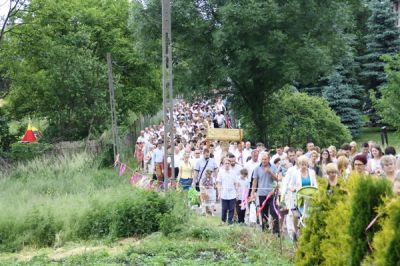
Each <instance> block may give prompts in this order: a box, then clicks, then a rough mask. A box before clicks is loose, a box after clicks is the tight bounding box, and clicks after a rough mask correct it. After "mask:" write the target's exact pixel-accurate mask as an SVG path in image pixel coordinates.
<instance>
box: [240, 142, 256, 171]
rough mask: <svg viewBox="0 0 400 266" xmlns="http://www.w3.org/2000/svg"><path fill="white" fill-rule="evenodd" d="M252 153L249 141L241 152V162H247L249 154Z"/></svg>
mask: <svg viewBox="0 0 400 266" xmlns="http://www.w3.org/2000/svg"><path fill="white" fill-rule="evenodd" d="M252 151H253V150H252V149H251V142H250V141H246V144H245V148H244V149H243V152H242V156H243V162H244V163H246V162H247V159H248V158H249V157H250V156H251V152H252ZM247 170H248V169H247Z"/></svg>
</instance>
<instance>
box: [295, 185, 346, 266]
mask: <svg viewBox="0 0 400 266" xmlns="http://www.w3.org/2000/svg"><path fill="white" fill-rule="evenodd" d="M343 183H344V182H343V180H340V182H339V185H338V187H336V188H334V189H333V191H332V193H331V194H328V193H327V191H326V188H327V185H328V182H327V180H326V179H322V178H320V179H318V184H319V191H318V198H317V199H316V200H315V201H313V202H312V203H311V205H310V208H309V210H310V216H309V217H308V218H307V226H306V227H304V228H302V230H301V236H300V239H299V248H298V249H297V251H296V265H320V264H323V262H324V256H323V252H322V250H321V243H322V242H323V241H324V240H325V239H326V238H327V237H328V234H327V232H326V225H327V221H326V216H327V214H328V213H329V212H330V211H332V210H333V209H334V208H335V207H336V204H337V202H338V201H340V200H343V199H344V198H346V197H347V193H346V191H345V190H344V189H343V185H344V184H343Z"/></svg>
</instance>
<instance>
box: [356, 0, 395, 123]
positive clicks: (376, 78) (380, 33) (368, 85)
mask: <svg viewBox="0 0 400 266" xmlns="http://www.w3.org/2000/svg"><path fill="white" fill-rule="evenodd" d="M370 9H371V16H370V17H369V18H368V21H367V28H368V34H367V36H366V41H367V45H366V46H367V47H366V52H365V54H364V55H362V56H361V57H360V61H361V63H362V69H361V72H360V78H361V81H362V84H363V86H364V88H365V95H369V93H368V91H369V90H371V89H372V90H374V91H375V92H378V95H377V96H378V97H380V94H379V89H380V88H381V86H382V85H384V84H385V82H386V75H385V72H384V69H383V67H384V62H383V60H382V59H381V56H382V55H385V54H388V55H394V54H396V53H398V52H399V51H400V39H399V36H400V30H399V28H397V26H396V21H397V16H396V14H395V13H394V11H393V1H391V0H379V1H378V0H377V1H370ZM371 105H372V104H371V101H370V100H369V98H367V100H366V104H365V107H364V111H365V112H366V113H367V114H369V116H370V117H371V118H373V119H376V118H374V116H376V115H375V110H373V109H372V107H371Z"/></svg>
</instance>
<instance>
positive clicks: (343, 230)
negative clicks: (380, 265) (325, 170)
mask: <svg viewBox="0 0 400 266" xmlns="http://www.w3.org/2000/svg"><path fill="white" fill-rule="evenodd" d="M326 185H327V184H326V181H322V180H320V186H319V187H320V189H319V197H318V200H317V201H316V202H315V206H314V208H313V211H311V214H310V217H309V218H308V219H307V222H306V224H307V227H305V228H303V229H302V231H301V237H300V242H299V249H298V250H297V253H296V265H360V263H361V262H362V260H363V259H364V257H366V255H367V254H368V240H372V238H373V236H374V234H375V233H376V232H378V231H379V230H380V226H379V225H375V226H373V227H372V228H370V229H369V230H368V232H366V231H365V229H366V227H367V226H368V224H369V223H370V222H371V220H372V219H373V218H374V217H375V216H376V214H377V211H376V210H377V208H378V207H379V206H381V205H382V203H383V198H385V197H387V196H389V195H391V185H390V183H389V182H387V181H385V180H382V179H378V178H376V177H372V176H357V175H352V176H350V178H349V181H347V182H340V183H339V187H338V188H335V189H334V190H333V193H332V194H331V195H328V194H327V193H326V187H327V186H326ZM399 220H400V218H399ZM393 243H394V244H393V247H397V246H396V242H393ZM388 249H389V247H388ZM391 250H394V248H391Z"/></svg>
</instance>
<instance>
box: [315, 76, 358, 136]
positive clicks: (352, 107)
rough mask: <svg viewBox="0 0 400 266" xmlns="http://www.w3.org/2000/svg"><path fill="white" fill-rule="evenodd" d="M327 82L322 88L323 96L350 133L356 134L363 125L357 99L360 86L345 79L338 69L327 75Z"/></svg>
mask: <svg viewBox="0 0 400 266" xmlns="http://www.w3.org/2000/svg"><path fill="white" fill-rule="evenodd" d="M328 84H329V85H327V86H325V87H324V88H323V96H324V97H325V98H326V99H327V100H328V102H329V106H330V107H331V108H332V109H333V110H335V112H336V114H337V115H338V116H339V117H340V120H341V122H342V123H343V124H345V125H346V126H347V127H348V128H349V130H350V131H351V134H352V135H353V136H357V135H358V134H359V131H360V128H361V127H362V125H363V122H362V118H361V105H360V100H359V98H360V97H361V96H362V87H361V86H360V85H358V84H356V83H353V84H352V82H351V81H350V80H346V77H345V76H343V75H342V73H341V72H340V71H339V70H336V71H334V72H333V73H332V74H331V75H330V76H329V77H328Z"/></svg>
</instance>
